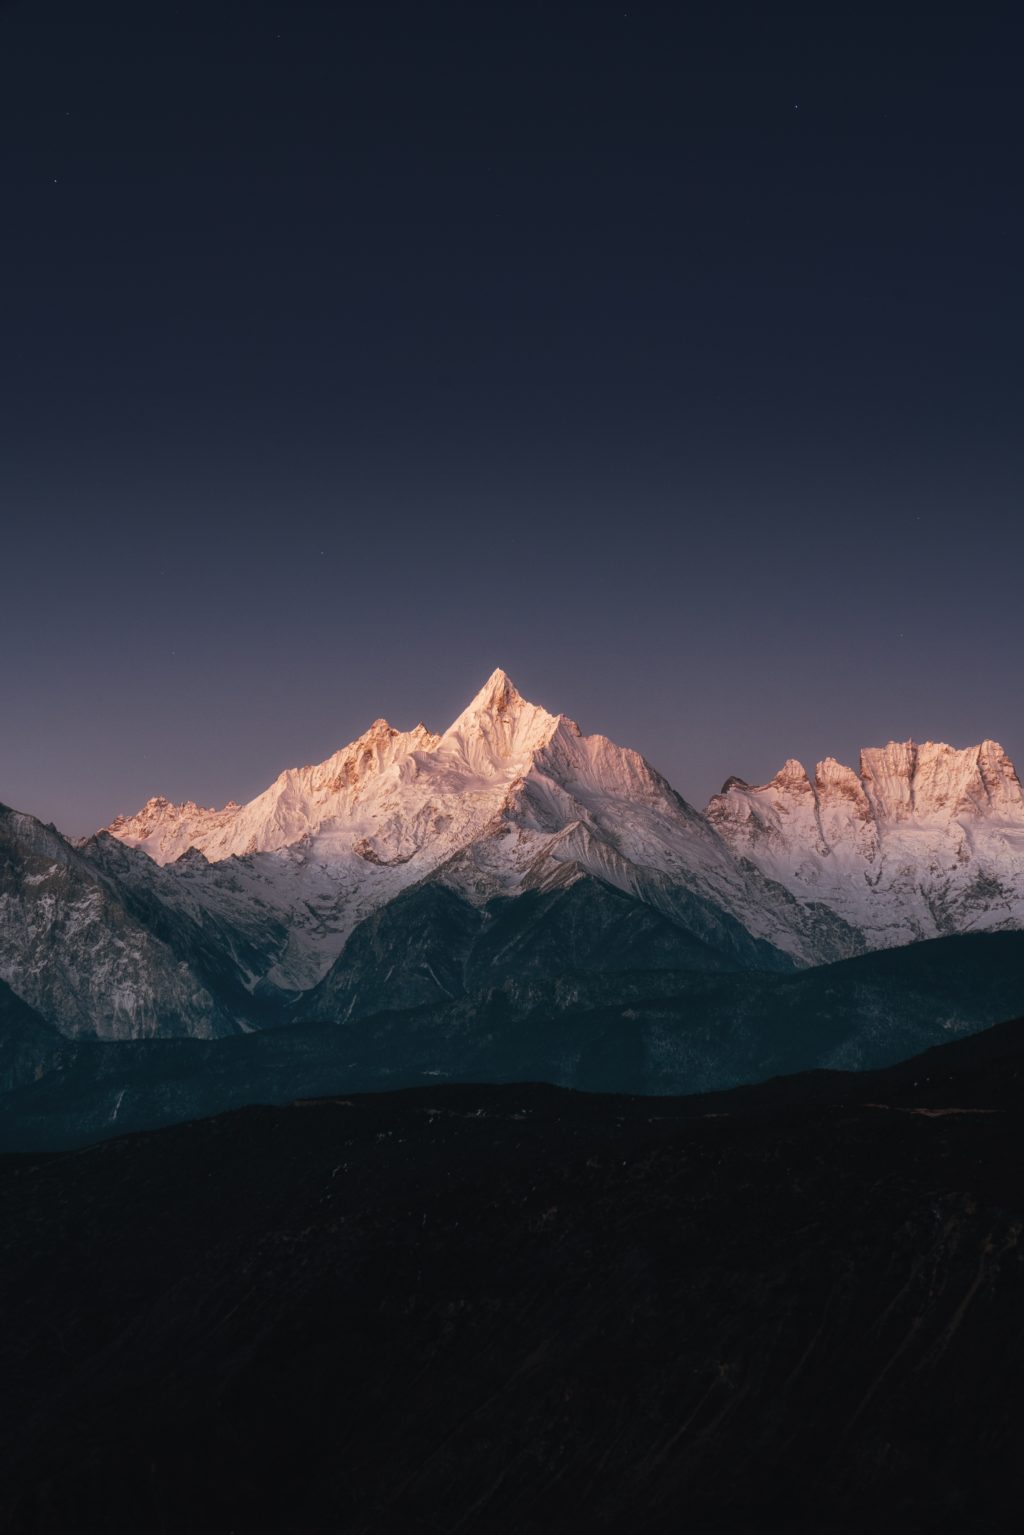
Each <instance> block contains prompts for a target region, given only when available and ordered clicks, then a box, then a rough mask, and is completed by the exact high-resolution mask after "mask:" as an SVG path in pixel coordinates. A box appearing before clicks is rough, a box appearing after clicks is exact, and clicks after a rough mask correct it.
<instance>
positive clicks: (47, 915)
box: [0, 671, 1024, 1039]
mask: <svg viewBox="0 0 1024 1535" xmlns="http://www.w3.org/2000/svg"><path fill="white" fill-rule="evenodd" d="M1001 927H1002V928H1024V794H1022V791H1021V785H1020V781H1019V779H1018V777H1017V774H1016V773H1015V771H1014V768H1013V765H1012V764H1011V763H1010V761H1009V759H1008V758H1007V757H1006V754H1005V753H1004V752H1003V751H1002V750H1001V748H1000V747H998V746H997V745H996V744H995V743H994V742H991V741H986V742H984V743H983V744H982V745H981V746H980V747H977V748H973V749H971V750H968V751H954V750H953V749H952V748H950V747H947V746H939V745H935V744H933V743H930V742H929V743H926V744H925V745H924V746H914V745H913V744H912V743H905V744H903V745H897V744H890V745H889V746H888V747H885V748H884V749H880V750H870V751H865V752H863V753H862V755H861V763H860V771H859V773H854V772H853V771H852V770H851V769H849V768H845V767H843V766H841V765H840V764H839V763H837V762H835V761H834V760H832V759H827V760H826V761H825V762H823V763H820V764H819V765H818V767H817V769H816V772H815V775H814V779H813V781H812V780H811V779H810V778H809V777H808V775H807V773H806V772H805V771H804V769H803V768H802V767H801V766H800V764H799V763H797V762H792V761H791V762H787V763H786V765H785V767H784V768H783V769H782V770H781V771H780V772H779V773H778V774H777V775H776V777H775V778H774V779H773V780H772V781H771V783H769V784H765V785H762V786H759V787H752V786H751V785H749V784H746V783H744V782H742V781H741V780H740V779H730V780H729V782H728V783H727V784H726V785H725V788H724V789H723V791H722V793H721V794H719V795H717V796H715V798H714V799H713V800H712V801H711V803H710V804H709V806H708V808H707V811H706V812H705V813H704V814H701V813H700V812H699V811H697V810H695V809H694V808H693V807H692V806H691V805H689V804H687V802H686V801H685V800H684V799H682V798H681V797H680V795H678V794H677V793H676V792H675V790H674V789H672V788H671V786H670V785H669V784H668V783H667V782H666V780H665V779H664V778H662V777H661V775H660V774H658V773H657V772H656V771H655V770H654V769H653V768H652V767H651V766H650V764H649V763H647V762H646V761H645V760H644V759H643V758H642V757H641V756H639V755H638V754H637V753H636V752H633V751H629V750H627V749H625V748H623V747H619V746H616V745H615V744H614V743H613V742H612V741H609V740H608V739H607V738H606V737H604V736H599V735H591V736H586V735H584V734H583V733H582V732H581V730H580V728H579V726H578V725H576V724H574V723H573V721H572V720H570V719H568V718H566V717H565V716H564V715H559V714H551V713H549V712H548V711H547V710H545V709H542V708H539V707H538V706H536V705H535V704H531V703H528V702H527V701H526V700H525V699H524V698H523V697H522V696H521V695H520V694H519V693H518V692H517V691H516V689H515V688H514V687H513V685H512V683H511V682H510V681H509V679H508V677H507V676H506V675H505V674H504V672H501V671H496V672H494V674H493V675H492V676H491V677H490V678H489V679H488V681H487V682H486V683H485V685H484V687H483V688H482V689H481V690H480V692H479V693H478V694H477V696H476V697H475V698H474V699H473V700H472V702H471V703H470V704H469V706H468V707H467V708H466V709H465V710H464V711H463V712H462V714H460V715H459V717H458V719H456V720H455V721H454V723H453V724H452V725H451V726H449V728H448V729H447V730H445V731H443V732H442V733H440V734H435V733H433V732H431V731H430V730H428V729H427V728H426V727H425V726H424V725H422V724H421V725H417V726H416V727H415V729H413V730H409V731H398V730H395V729H393V728H392V727H391V726H390V725H388V724H387V723H386V722H385V721H384V720H378V721H376V723H375V724H374V725H372V726H371V727H370V729H369V730H368V731H367V732H366V733H365V734H364V735H362V736H360V737H359V739H358V740H356V741H354V742H352V743H351V745H349V746H346V747H343V748H342V749H341V750H340V751H337V752H335V753H334V754H333V755H332V756H331V757H329V758H328V759H327V760H326V761H325V762H322V763H318V764H316V765H313V766H310V767H304V768H295V769H289V770H288V771H287V772H284V773H282V774H281V775H280V776H279V777H278V778H277V779H276V780H275V781H274V783H273V784H271V785H270V787H269V788H268V789H266V790H265V791H264V792H263V793H262V794H260V795H257V797H256V798H255V799H253V800H252V801H251V802H250V803H248V804H245V805H240V804H235V803H230V804H228V805H226V806H224V808H223V809H220V810H216V809H204V808H202V807H200V806H198V805H196V804H194V803H192V802H188V803H185V804H181V805H174V804H171V803H170V802H169V801H167V800H166V799H159V798H157V799H151V800H149V801H148V802H147V804H146V805H145V806H143V808H142V810H140V811H139V812H138V813H137V814H135V815H132V816H128V817H125V816H121V817H118V819H117V820H115V821H114V822H112V823H111V825H110V827H109V828H107V829H106V830H104V831H101V832H98V833H96V835H95V836H92V837H89V838H84V839H82V840H81V841H79V842H78V843H76V844H74V845H72V844H71V843H69V842H68V841H67V840H66V839H65V838H63V837H61V836H60V834H59V833H58V832H57V831H56V830H55V829H54V828H53V827H47V826H43V825H42V824H41V823H40V822H38V821H35V820H33V818H32V817H31V816H22V815H18V814H17V813H16V812H14V811H8V810H3V811H2V812H0V981H6V982H7V983H8V984H9V985H10V987H11V988H12V990H13V991H14V992H15V993H16V995H17V996H18V997H20V998H21V999H22V1000H23V1001H24V1002H26V1003H27V1004H28V1005H29V1006H30V1007H32V1008H34V1009H35V1010H36V1012H37V1013H38V1014H39V1016H40V1017H41V1018H42V1019H43V1020H44V1021H45V1023H47V1024H50V1025H53V1026H55V1027H56V1028H57V1029H59V1030H60V1031H61V1033H63V1034H64V1035H70V1036H73V1037H90V1036H92V1037H100V1038H110V1039H137V1038H145V1037H150V1036H164V1035H175V1034H176V1035H186V1036H187V1035H204V1036H205V1035H220V1034H226V1033H233V1032H238V1031H239V1030H242V1031H246V1030H250V1029H253V1028H260V1027H263V1026H266V1025H269V1024H273V1023H276V1022H281V1021H284V1020H285V1019H294V1018H314V1019H325V1018H330V1019H337V1018H346V1019H353V1020H354V1019H356V1018H359V1017H361V1016H366V1015H367V1014H368V1013H370V1012H379V1011H380V1010H381V1009H388V1008H396V1007H402V1006H419V1005H422V1004H425V1003H431V1004H434V1003H437V1004H442V1005H443V1004H445V1003H446V1002H448V1001H452V1000H453V999H456V998H464V997H472V996H484V995H486V994H488V993H491V992H493V991H494V990H495V989H496V988H501V989H504V990H505V991H506V993H507V994H508V995H509V996H511V995H512V993H513V992H515V990H516V988H523V987H525V988H527V989H528V988H529V987H530V986H532V985H533V984H534V983H540V982H548V981H556V980H559V978H565V986H566V988H567V990H566V992H565V995H566V997H570V995H571V994H572V990H573V987H574V986H575V985H576V984H577V981H576V980H574V979H572V978H573V977H576V978H578V977H581V976H589V977H596V976H598V975H602V974H605V975H607V974H610V973H612V972H617V973H618V974H619V975H620V976H622V975H624V974H625V973H627V972H629V971H631V970H634V971H636V972H637V973H638V974H641V973H643V974H648V975H653V974H654V972H659V973H669V972H683V971H690V972H694V971H706V972H708V973H711V972H716V971H721V970H722V969H723V968H724V969H748V970H756V969H760V970H785V969H791V968H793V967H798V968H799V967H801V966H806V965H815V964H820V963H823V962H827V961H832V960H836V959H842V958H846V957H849V956H852V955H856V954H859V953H863V952H865V951H866V950H870V949H877V948H886V947H891V946H894V945H898V944H903V943H908V942H911V941H913V940H915V939H919V938H929V937H934V936H938V935H945V934H950V933H956V932H964V931H970V930H977V929H995V928H1001ZM615 984H616V985H619V984H620V983H619V982H616V983H615ZM609 994H610V993H609Z"/></svg>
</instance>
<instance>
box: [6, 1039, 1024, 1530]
mask: <svg viewBox="0 0 1024 1535" xmlns="http://www.w3.org/2000/svg"><path fill="white" fill-rule="evenodd" d="M1022 1092H1024V1023H1017V1024H1007V1025H1003V1026H1001V1027H999V1028H996V1029H992V1030H990V1031H988V1032H987V1033H985V1034H982V1035H979V1036H976V1037H974V1038H971V1039H965V1040H960V1041H958V1042H957V1043H956V1044H954V1045H951V1046H948V1047H944V1048H942V1049H939V1050H935V1051H931V1052H929V1054H928V1055H926V1056H924V1057H921V1058H919V1059H918V1060H917V1061H913V1062H910V1063H908V1064H904V1065H902V1066H898V1067H895V1068H891V1069H888V1070H885V1071H879V1072H873V1073H870V1074H866V1075H862V1076H843V1075H831V1074H825V1073H822V1074H816V1075H812V1076H810V1077H804V1078H795V1079H787V1080H784V1081H779V1082H775V1083H769V1084H766V1085H763V1086H761V1087H753V1088H746V1089H739V1090H737V1091H735V1092H732V1093H728V1094H719V1095H715V1096H714V1097H709V1098H704V1099H700V1098H697V1099H689V1100H682V1099H661V1100H652V1099H636V1098H621V1097H620V1098H615V1097H600V1096H593V1097H590V1096H584V1095H579V1094H575V1093H571V1092H566V1091H564V1090H560V1089H557V1088H552V1087H541V1086H529V1085H512V1086H489V1087H475V1086H454V1085H448V1086H440V1087H432V1088H419V1089H415V1090H410V1091H406V1092H402V1093H388V1094H380V1095H374V1096H366V1097H355V1098H351V1099H339V1100H332V1101H321V1102H315V1103H308V1104H296V1105H294V1106H291V1107H285V1108H254V1109H245V1110H242V1111H240V1112H238V1113H233V1114H229V1115H225V1116H223V1117H221V1118H217V1119H212V1120H206V1121H203V1122H200V1123H195V1124H190V1125H185V1126H180V1127H176V1128H173V1129H165V1130H161V1131H158V1132H156V1133H154V1134H150V1135H141V1136H131V1137H126V1138H124V1139H121V1140H114V1141H108V1142H105V1143H104V1144H102V1145H99V1146H96V1147H93V1148H91V1149H89V1150H85V1151H79V1152H74V1153H70V1154H61V1155H55V1156H49V1157H46V1156H37V1157H9V1158H5V1159H2V1160H0V1217H2V1227H0V1229H2V1231H3V1233H4V1235H3V1241H4V1256H3V1273H4V1295H3V1305H2V1308H0V1333H2V1336H0V1367H2V1370H3V1378H4V1381H5V1391H4V1403H5V1417H4V1421H3V1425H2V1427H3V1432H2V1436H0V1447H2V1448H0V1457H2V1464H0V1487H2V1492H0V1527H2V1528H3V1529H4V1530H5V1531H10V1532H29V1531H31V1532H40V1535H42V1532H60V1535H65V1532H67V1531H72V1530H89V1531H93V1530H102V1531H108V1532H121V1531H132V1532H133V1535H134V1532H137V1531H143V1530H145V1531H157V1530H159V1531H163V1532H178V1531H183V1532H184V1531H211V1532H212V1531H218V1532H230V1531H236V1532H239V1535H241V1532H249V1531H253V1530H259V1531H262V1530H267V1531H288V1532H295V1535H303V1532H318V1535H319V1532H327V1531H330V1532H332V1535H333V1532H352V1535H355V1532H357V1531H358V1532H360V1535H363V1532H365V1535H382V1532H388V1535H399V1532H400V1535H435V1532H438V1531H444V1532H452V1535H454V1532H456V1531H459V1532H473V1531H478V1532H484V1531H486V1532H488V1535H499V1532H500V1535H504V1532H508V1535H513V1532H514V1535H529V1532H555V1531H557V1532H563V1531H565V1532H568V1531H574V1532H575V1531H579V1530H586V1531H609V1532H615V1535H636V1532H638V1531H644V1532H648V1531H650V1532H665V1535H669V1532H672V1535H675V1532H677V1531H680V1530H684V1531H695V1532H704V1531H708V1532H711V1531H715V1532H726V1531H728V1532H734V1531H742V1532H750V1535H754V1532H757V1535H761V1532H764V1531H766V1530H772V1531H774V1530H783V1531H792V1532H795V1531H800V1532H805V1531H806V1532H810V1531H815V1532H843V1535H854V1532H856V1535H863V1532H864V1531H866V1530H872V1531H883V1532H887V1531H892V1532H896V1531H899V1532H901V1535H906V1532H908V1531H914V1532H916V1531H943V1532H949V1535H952V1532H956V1535H962V1532H964V1531H971V1532H981V1531H1003V1530H1007V1531H1009V1530H1011V1529H1017V1528H1018V1527H1019V1472H1018V1469H1017V1468H1018V1466H1019V1462H1020V1455H1021V1452H1022V1450H1024V1371H1022V1363H1024V1358H1022V1355H1024V1304H1022V1302H1024V1246H1022V1242H1021V1233H1022V1231H1024V1176H1022V1173H1024V1167H1022V1162H1024V1116H1022V1113H1021V1107H1022Z"/></svg>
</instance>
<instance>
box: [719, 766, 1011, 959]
mask: <svg viewBox="0 0 1024 1535" xmlns="http://www.w3.org/2000/svg"><path fill="white" fill-rule="evenodd" d="M707 816H708V820H709V821H710V822H711V824H712V825H713V826H714V827H715V829H716V831H718V832H719V833H720V835H721V836H722V837H723V838H724V840H725V841H726V842H727V843H728V844H729V846H730V847H731V848H732V850H733V852H734V853H736V854H737V855H738V856H739V857H742V858H746V859H750V860H751V861H752V862H753V863H755V864H756V865H757V866H758V868H759V869H760V870H761V871H762V872H763V873H764V874H765V875H767V876H768V878H770V879H772V880H777V881H778V882H779V883H780V884H783V885H785V887H786V889H787V890H789V891H790V892H791V893H792V894H793V895H795V896H797V898H798V899H800V900H801V901H822V902H824V903H826V904H827V905H828V906H830V907H831V908H832V910H833V911H835V912H837V913H838V914H839V915H840V916H842V917H844V918H845V919H846V921H847V922H849V923H851V924H852V925H853V926H854V927H856V928H858V929H859V930H860V931H861V932H862V933H863V934H864V935H865V938H866V940H867V943H868V945H869V946H870V947H871V948H884V947H888V946H890V945H894V944H901V943H910V942H912V941H913V940H915V939H918V938H933V937H936V936H937V935H939V934H945V933H956V932H969V931H975V930H981V929H995V928H1001V927H1003V928H1010V927H1013V928H1019V927H1024V794H1022V792H1021V784H1020V779H1019V778H1018V776H1017V773H1016V771H1015V769H1014V766H1013V763H1012V762H1011V761H1010V759H1009V757H1008V756H1007V755H1006V753H1005V752H1004V751H1003V749H1002V747H1001V746H1000V745H999V744H998V743H997V742H996V741H983V742H982V743H981V745H980V746H973V747H969V748H968V749H966V750H964V751H957V750H955V749H954V748H953V747H951V746H944V745H942V744H941V743H938V742H934V741H926V742H924V743H923V744H922V745H915V744H914V742H913V741H903V742H896V741H890V743H889V745H888V746H885V747H874V748H870V749H868V750H865V751H862V752H861V754H860V771H859V773H855V772H854V771H853V769H852V768H848V767H844V766H843V765H842V764H841V763H839V762H836V761H835V759H834V758H832V757H827V758H826V759H825V761H824V762H819V763H818V765H817V767H816V769H815V772H814V778H813V781H812V780H811V778H810V777H809V776H808V774H807V773H806V772H805V771H804V768H803V767H802V766H801V764H800V763H799V762H795V761H792V760H791V761H789V762H787V763H786V764H785V766H784V767H783V768H781V769H780V771H779V772H778V773H777V774H776V775H775V777H774V778H773V779H772V780H771V782H770V783H767V784H762V785H760V786H758V787H752V786H751V785H749V784H746V783H744V782H743V781H742V779H737V778H732V779H730V780H729V782H728V783H727V784H726V785H725V787H724V788H723V790H722V792H721V794H718V795H716V796H715V797H714V798H713V799H712V800H711V802H710V804H709V805H708V809H707Z"/></svg>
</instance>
